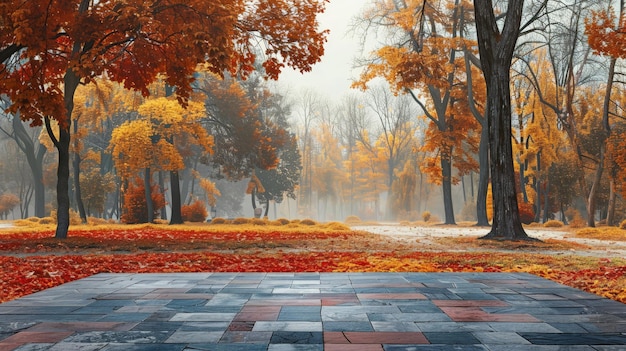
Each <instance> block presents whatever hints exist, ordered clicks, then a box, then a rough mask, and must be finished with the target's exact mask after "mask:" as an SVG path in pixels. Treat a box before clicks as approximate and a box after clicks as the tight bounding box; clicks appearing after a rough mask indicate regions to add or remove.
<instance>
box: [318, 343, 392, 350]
mask: <svg viewBox="0 0 626 351" xmlns="http://www.w3.org/2000/svg"><path fill="white" fill-rule="evenodd" d="M324 351H384V349H383V345H378V344H348V345H346V344H324Z"/></svg>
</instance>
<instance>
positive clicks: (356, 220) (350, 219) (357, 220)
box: [344, 216, 361, 224]
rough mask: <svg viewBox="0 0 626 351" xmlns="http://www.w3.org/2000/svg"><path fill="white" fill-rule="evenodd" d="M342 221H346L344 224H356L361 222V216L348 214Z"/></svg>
mask: <svg viewBox="0 0 626 351" xmlns="http://www.w3.org/2000/svg"><path fill="white" fill-rule="evenodd" d="M344 222H346V224H358V223H361V218H359V216H348V217H346V220H345V221H344Z"/></svg>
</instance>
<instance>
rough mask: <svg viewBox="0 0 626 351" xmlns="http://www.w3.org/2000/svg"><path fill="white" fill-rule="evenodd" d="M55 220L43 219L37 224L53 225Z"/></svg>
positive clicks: (50, 218)
mask: <svg viewBox="0 0 626 351" xmlns="http://www.w3.org/2000/svg"><path fill="white" fill-rule="evenodd" d="M54 223H56V220H55V219H54V218H52V217H43V218H40V219H39V224H54Z"/></svg>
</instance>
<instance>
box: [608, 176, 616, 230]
mask: <svg viewBox="0 0 626 351" xmlns="http://www.w3.org/2000/svg"><path fill="white" fill-rule="evenodd" d="M616 197H617V195H616V185H615V177H614V176H613V175H611V177H609V206H608V209H607V213H606V224H607V225H611V226H612V225H616V224H617V223H616V222H615V202H616V201H615V200H616Z"/></svg>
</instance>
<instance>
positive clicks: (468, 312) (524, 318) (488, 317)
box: [440, 307, 541, 323]
mask: <svg viewBox="0 0 626 351" xmlns="http://www.w3.org/2000/svg"><path fill="white" fill-rule="evenodd" d="M440 308H441V310H442V311H443V312H444V313H445V314H447V315H448V317H450V318H451V319H452V320H453V321H455V322H517V323H537V322H541V321H540V320H538V319H537V318H535V317H533V316H531V315H528V314H513V313H510V314H497V313H487V312H485V311H483V310H481V309H480V307H440Z"/></svg>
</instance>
